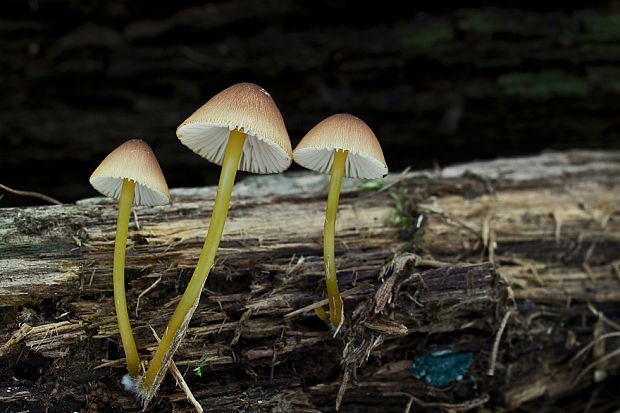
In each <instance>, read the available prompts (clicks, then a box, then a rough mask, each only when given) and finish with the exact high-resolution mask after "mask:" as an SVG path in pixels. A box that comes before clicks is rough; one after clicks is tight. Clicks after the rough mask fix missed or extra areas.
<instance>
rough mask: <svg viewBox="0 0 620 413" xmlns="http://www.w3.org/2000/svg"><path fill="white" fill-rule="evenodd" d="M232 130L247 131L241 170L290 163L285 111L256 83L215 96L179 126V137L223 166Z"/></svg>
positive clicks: (274, 170) (263, 171)
mask: <svg viewBox="0 0 620 413" xmlns="http://www.w3.org/2000/svg"><path fill="white" fill-rule="evenodd" d="M233 129H238V130H239V131H241V132H244V133H245V134H246V139H245V143H244V145H243V152H242V154H241V159H240V160H239V167H238V169H239V170H241V171H248V172H253V173H259V174H268V173H277V172H282V171H284V170H286V169H287V168H288V167H289V166H290V165H291V162H292V160H293V153H292V150H291V141H290V139H289V137H288V133H287V132H286V127H285V126H284V119H282V114H280V111H279V110H278V107H277V106H276V104H275V102H274V101H273V99H272V98H271V95H269V93H267V91H266V90H265V89H263V88H262V87H260V86H257V85H255V84H253V83H238V84H235V85H233V86H231V87H229V88H228V89H225V90H223V91H221V92H220V93H218V94H217V95H215V96H213V97H212V98H211V99H210V100H209V101H208V102H207V103H205V104H204V105H202V107H200V108H199V109H198V110H197V111H196V112H194V113H193V114H192V115H191V116H190V117H189V118H187V119H186V120H185V122H183V123H182V124H181V125H180V126H179V127H178V128H177V137H178V138H179V140H180V141H181V142H182V143H183V144H184V145H185V146H187V147H188V148H190V149H191V150H193V151H194V152H196V153H197V154H198V155H200V156H202V157H203V158H206V159H208V160H209V161H211V162H213V163H216V164H218V165H222V162H223V161H224V153H225V152H226V145H227V143H228V137H229V136H230V131H231V130H233Z"/></svg>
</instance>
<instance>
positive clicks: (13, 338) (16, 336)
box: [0, 324, 32, 357]
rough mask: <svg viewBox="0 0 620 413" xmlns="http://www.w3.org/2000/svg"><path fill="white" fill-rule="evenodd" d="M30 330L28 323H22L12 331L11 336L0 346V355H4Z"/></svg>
mask: <svg viewBox="0 0 620 413" xmlns="http://www.w3.org/2000/svg"><path fill="white" fill-rule="evenodd" d="M30 330H32V327H30V325H29V324H24V325H23V326H21V328H20V329H19V330H17V331H16V332H14V333H13V335H12V336H11V338H9V339H8V341H7V342H6V343H4V344H3V345H2V347H0V357H2V356H4V355H5V354H6V353H8V351H9V350H10V349H11V347H13V346H14V345H15V344H17V343H19V342H20V341H21V340H23V339H24V337H26V336H27V335H28V333H29V332H30Z"/></svg>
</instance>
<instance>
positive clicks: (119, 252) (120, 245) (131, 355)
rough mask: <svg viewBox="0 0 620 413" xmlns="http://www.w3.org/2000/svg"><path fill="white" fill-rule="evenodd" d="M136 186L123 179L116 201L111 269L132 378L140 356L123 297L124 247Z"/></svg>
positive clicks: (135, 372) (137, 371) (118, 317)
mask: <svg viewBox="0 0 620 413" xmlns="http://www.w3.org/2000/svg"><path fill="white" fill-rule="evenodd" d="M135 187H136V183H135V181H131V180H129V179H127V178H125V179H123V187H122V189H121V198H120V201H119V202H118V220H117V221H116V242H115V243H114V267H113V270H112V274H113V284H114V306H115V307H116V319H117V320H118V329H119V331H120V333H121V341H122V343H123V349H124V350H125V359H126V360H127V369H128V370H129V375H130V376H131V377H133V378H136V377H138V373H139V365H140V357H139V356H138V350H136V342H135V341H134V339H133V333H132V332H131V324H129V314H127V300H126V299H125V248H126V247H127V229H128V227H129V216H130V214H131V203H132V201H133V194H134V190H135Z"/></svg>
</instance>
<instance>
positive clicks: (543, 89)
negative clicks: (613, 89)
mask: <svg viewBox="0 0 620 413" xmlns="http://www.w3.org/2000/svg"><path fill="white" fill-rule="evenodd" d="M497 83H498V85H499V86H500V88H502V89H503V91H504V93H505V94H507V95H508V96H519V97H525V98H531V99H548V98H551V97H555V96H578V97H582V96H585V95H587V94H588V92H589V85H588V81H587V80H586V79H584V78H581V77H578V76H575V75H571V74H568V73H566V72H563V71H560V70H546V71H543V72H539V73H530V72H527V73H524V72H517V73H508V74H505V75H500V76H499V77H498V78H497Z"/></svg>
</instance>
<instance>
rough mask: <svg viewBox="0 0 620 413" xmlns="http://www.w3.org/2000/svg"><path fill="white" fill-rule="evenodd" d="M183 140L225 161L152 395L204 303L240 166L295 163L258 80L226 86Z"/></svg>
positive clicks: (150, 375)
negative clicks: (202, 297)
mask: <svg viewBox="0 0 620 413" xmlns="http://www.w3.org/2000/svg"><path fill="white" fill-rule="evenodd" d="M177 136H178V138H179V140H180V141H181V142H182V143H183V144H184V145H186V146H187V147H189V148H190V149H192V150H193V151H194V152H196V153H197V154H199V155H200V156H202V157H203V158H206V159H208V160H209V161H211V162H214V163H216V164H218V165H221V166H222V171H221V174H220V181H219V185H218V188H217V195H216V198H215V204H214V206H213V213H212V217H211V222H210V223H209V230H208V232H207V238H206V240H205V243H204V246H203V249H202V252H201V254H200V258H199V259H198V264H197V265H196V269H195V270H194V273H193V275H192V278H191V279H190V281H189V284H188V285H187V288H186V290H185V292H184V293H183V296H182V297H181V300H180V301H179V304H178V305H177V308H176V310H175V311H174V314H173V315H172V317H171V319H170V322H169V323H168V327H167V328H166V331H165V332H164V335H163V336H162V338H161V342H160V344H159V347H158V348H157V351H156V352H155V355H154V356H153V359H152V361H151V363H150V364H149V367H148V370H147V372H146V374H145V376H144V378H143V379H142V381H141V382H140V390H141V392H142V394H143V395H146V398H147V400H148V399H149V396H151V395H152V394H153V393H154V391H155V390H156V389H157V387H158V386H159V383H160V382H161V380H162V379H163V376H164V374H165V373H166V370H167V368H168V365H169V363H170V358H171V356H172V354H174V351H175V350H176V347H178V345H179V344H180V342H181V339H182V335H183V334H184V329H183V328H181V326H182V325H183V324H184V323H185V324H186V323H188V322H189V319H190V318H191V316H192V313H193V311H194V310H195V308H196V305H197V304H198V300H199V298H200V293H201V291H202V287H203V285H204V283H205V281H206V280H207V276H208V275H209V271H210V269H211V266H212V265H213V260H214V258H215V253H216V251H217V248H218V245H219V243H220V239H221V238H222V232H223V230H224V222H225V221H226V215H227V213H228V206H229V204H230V196H231V192H232V188H233V184H234V181H235V175H236V173H237V169H239V170H242V171H248V172H253V173H259V174H268V173H277V172H282V171H284V170H286V169H287V168H288V167H289V166H290V164H291V162H292V151H291V142H290V140H289V137H288V133H287V132H286V127H285V126H284V120H283V119H282V115H281V114H280V111H279V110H278V108H277V106H276V104H275V103H274V101H273V99H272V98H271V96H270V95H269V93H267V91H266V90H265V89H263V88H261V87H259V86H257V85H255V84H252V83H239V84H236V85H233V86H231V87H229V88H228V89H225V90H223V91H222V92H220V93H218V94H217V95H215V96H214V97H212V98H211V99H210V100H209V101H208V102H207V103H205V104H204V105H203V106H202V107H201V108H200V109H198V110H197V111H196V112H194V114H193V115H191V116H190V117H189V118H188V119H187V120H186V121H185V122H183V123H182V124H181V125H180V126H179V127H178V129H177Z"/></svg>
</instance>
